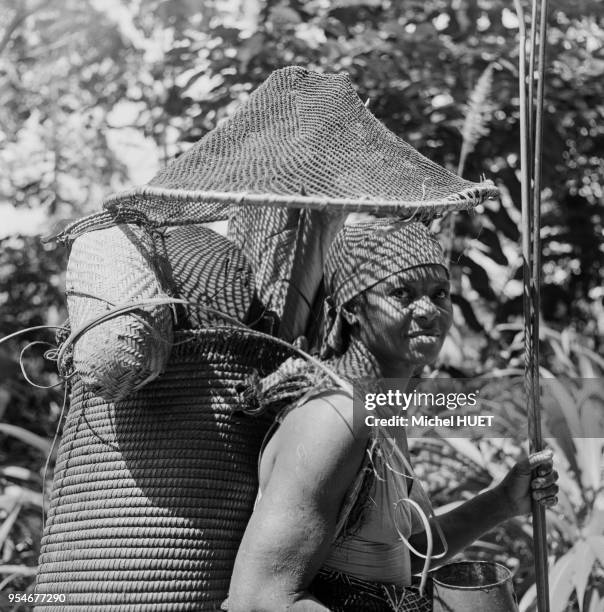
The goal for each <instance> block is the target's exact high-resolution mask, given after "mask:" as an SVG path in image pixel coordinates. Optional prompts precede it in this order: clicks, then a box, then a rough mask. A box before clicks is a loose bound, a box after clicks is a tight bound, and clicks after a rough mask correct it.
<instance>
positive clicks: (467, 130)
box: [457, 63, 495, 176]
mask: <svg viewBox="0 0 604 612" xmlns="http://www.w3.org/2000/svg"><path fill="white" fill-rule="evenodd" d="M494 67H495V64H493V63H490V64H489V65H488V66H487V67H486V68H485V69H484V71H483V73H482V74H481V75H480V78H479V79H478V81H477V82H476V85H475V86H474V89H473V90H472V93H471V94H470V102H469V104H468V107H467V113H466V119H465V121H464V124H463V128H462V130H461V135H462V138H463V142H462V145H461V153H460V155H459V165H458V167H457V174H459V176H461V175H462V173H463V169H464V166H465V163H466V159H467V157H468V155H469V154H470V153H471V152H472V151H473V150H474V147H475V146H476V143H477V142H478V141H479V140H480V139H481V138H483V137H484V136H487V135H488V133H489V121H490V120H491V115H492V112H493V105H492V102H491V99H490V98H491V91H492V89H493V70H494Z"/></svg>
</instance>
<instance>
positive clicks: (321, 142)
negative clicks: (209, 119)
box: [104, 66, 497, 226]
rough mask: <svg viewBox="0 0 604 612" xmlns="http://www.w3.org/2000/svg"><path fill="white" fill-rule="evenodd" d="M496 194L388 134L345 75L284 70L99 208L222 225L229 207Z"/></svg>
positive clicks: (455, 202) (375, 203) (365, 205)
mask: <svg viewBox="0 0 604 612" xmlns="http://www.w3.org/2000/svg"><path fill="white" fill-rule="evenodd" d="M496 195H497V189H496V188H495V187H494V185H493V183H492V182H491V181H484V182H481V183H473V182H470V181H466V180H464V179H462V178H460V177H458V176H457V175H455V174H453V173H452V172H449V171H448V170H446V169H445V168H443V167H441V166H439V165H438V164H435V163H434V162H432V161H430V160H429V159H427V158H426V157H424V156H423V155H421V154H420V153H419V152H418V151H416V150H415V149H414V148H413V147H412V146H411V145H410V144H408V143H407V142H405V141H404V140H403V139H402V138H400V137H398V136H397V135H396V134H394V133H393V132H391V131H390V130H389V129H388V128H386V126H384V125H383V124H382V123H381V122H380V121H379V120H378V119H376V118H375V117H374V116H373V115H372V114H371V112H370V111H369V110H368V109H367V108H366V107H365V105H364V104H363V102H362V101H361V99H360V98H359V97H358V95H357V94H356V93H355V91H354V88H353V86H352V83H351V82H350V79H349V78H348V76H346V75H344V74H319V73H316V72H312V71H310V70H306V69H304V68H301V67H297V66H292V67H288V68H283V69H281V70H276V71H275V72H273V73H272V74H271V75H270V76H269V77H268V79H267V80H266V81H265V82H264V83H263V84H262V85H261V86H260V87H258V89H256V90H255V91H254V92H253V93H252V94H251V95H250V97H249V98H248V100H247V101H246V102H244V103H243V104H242V105H241V106H240V107H239V109H238V110H237V111H236V112H235V113H233V115H232V116H231V117H229V118H228V119H227V120H225V121H224V122H223V123H221V124H220V125H219V126H218V127H217V128H215V129H214V130H212V131H211V132H209V133H208V134H207V135H206V136H204V137H203V138H202V139H201V140H200V141H198V142H197V143H196V144H195V145H194V146H193V147H192V148H191V149H189V150H188V151H187V152H186V153H184V154H183V155H181V156H180V157H178V158H177V159H176V160H175V161H173V162H172V163H170V164H168V165H167V166H166V167H165V168H163V169H162V170H161V171H160V172H159V173H158V174H157V175H156V176H155V177H154V178H153V179H152V180H151V181H150V183H149V184H148V185H145V186H142V187H137V188H135V189H131V190H129V191H124V192H120V193H117V194H114V195H111V196H109V197H108V198H107V199H106V200H105V202H104V206H105V208H106V209H107V210H108V211H110V212H111V213H112V215H113V216H114V217H115V216H116V215H117V216H119V218H120V219H121V220H122V221H135V220H137V219H139V220H141V221H147V222H148V223H149V224H151V225H156V226H158V225H167V224H170V225H174V224H179V223H205V222H209V221H217V220H222V219H226V218H228V216H229V212H228V211H229V205H231V204H249V205H272V206H277V207H280V208H283V207H294V208H319V209H323V208H329V209H330V210H333V211H340V212H343V211H347V212H352V211H367V212H373V213H376V214H379V215H385V214H398V215H401V214H409V213H411V212H417V211H419V212H422V213H428V214H434V213H437V212H442V211H443V210H460V209H468V208H471V207H473V206H475V205H477V204H479V203H480V202H482V201H483V200H485V199H487V198H490V197H494V196H496Z"/></svg>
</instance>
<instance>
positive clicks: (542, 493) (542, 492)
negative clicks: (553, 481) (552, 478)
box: [533, 485, 559, 501]
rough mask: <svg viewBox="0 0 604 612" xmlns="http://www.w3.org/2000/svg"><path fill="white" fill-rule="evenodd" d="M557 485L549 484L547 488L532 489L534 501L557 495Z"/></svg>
mask: <svg viewBox="0 0 604 612" xmlns="http://www.w3.org/2000/svg"><path fill="white" fill-rule="evenodd" d="M558 490H559V489H558V485H551V486H550V487H548V488H547V489H537V490H536V491H533V499H535V500H536V501H543V500H545V499H547V498H548V497H556V495H558Z"/></svg>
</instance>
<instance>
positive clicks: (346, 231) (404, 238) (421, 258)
mask: <svg viewBox="0 0 604 612" xmlns="http://www.w3.org/2000/svg"><path fill="white" fill-rule="evenodd" d="M429 264H438V265H441V266H443V267H444V268H445V270H447V273H448V268H447V264H446V262H445V259H444V254H443V250H442V247H441V246H440V244H439V242H438V241H437V240H436V239H435V238H434V237H433V236H432V234H430V232H429V231H428V229H427V228H426V226H425V225H423V224H422V223H418V222H415V221H411V222H404V221H401V220H398V219H397V220H393V219H378V220H374V221H371V222H364V223H356V224H353V225H345V226H344V227H343V228H342V229H341V230H340V231H339V233H338V234H337V236H336V237H335V239H334V241H333V243H332V245H331V247H330V248H329V251H328V253H327V258H326V262H325V276H324V282H325V289H326V292H327V298H326V300H325V304H326V308H325V328H324V329H325V334H324V349H323V352H324V353H326V352H329V350H330V349H331V350H332V351H334V352H335V353H336V354H339V353H341V352H342V349H343V345H342V341H343V339H342V329H343V324H344V318H343V315H342V308H343V307H344V306H345V305H346V304H347V303H348V302H350V300H351V299H352V298H353V297H355V296H356V295H359V294H360V293H362V292H363V291H366V290H367V289H370V288H371V287H373V286H374V285H375V284H377V283H379V282H380V281H383V280H384V279H386V278H388V277H389V276H391V275H392V274H396V273H397V272H400V271H401V270H407V269H409V268H415V267H416V266H422V265H429Z"/></svg>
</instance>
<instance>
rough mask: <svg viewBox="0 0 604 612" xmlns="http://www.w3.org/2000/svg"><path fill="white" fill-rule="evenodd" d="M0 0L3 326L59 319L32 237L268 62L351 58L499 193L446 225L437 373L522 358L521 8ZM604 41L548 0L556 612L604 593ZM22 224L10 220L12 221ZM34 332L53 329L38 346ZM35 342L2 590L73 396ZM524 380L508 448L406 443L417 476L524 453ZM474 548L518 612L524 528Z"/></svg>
mask: <svg viewBox="0 0 604 612" xmlns="http://www.w3.org/2000/svg"><path fill="white" fill-rule="evenodd" d="M527 8H528V7H527ZM0 9H1V10H0V104H1V105H2V109H3V112H2V114H1V116H0V142H1V144H2V147H1V150H0V213H1V215H2V217H3V219H4V223H6V225H5V227H4V229H1V227H0V313H1V317H0V337H2V336H5V335H7V334H10V333H12V332H14V331H17V330H20V329H23V328H25V327H28V326H33V325H41V324H50V325H58V324H60V322H61V321H62V320H64V319H65V318H66V313H65V305H64V298H63V293H62V292H63V285H62V283H63V271H64V269H65V262H66V252H65V250H64V249H63V248H61V247H57V246H55V245H53V244H52V243H51V244H48V245H43V244H42V243H41V242H40V240H39V234H49V233H51V232H52V228H53V226H54V224H55V223H57V222H59V221H62V220H65V219H68V218H72V217H77V216H80V215H82V214H84V213H86V212H90V211H92V210H96V209H98V207H99V206H100V201H101V199H102V197H103V195H106V194H107V193H109V192H112V191H115V190H117V189H119V188H122V187H126V186H131V185H132V184H138V183H144V182H146V181H147V180H149V179H150V178H151V176H153V174H154V172H155V171H156V170H157V169H158V167H159V166H160V165H161V164H163V163H164V162H166V161H167V160H169V159H171V158H173V157H174V156H175V155H178V154H179V153H180V152H182V151H183V150H185V149H186V148H187V147H188V146H190V145H191V143H193V142H195V141H196V140H198V139H199V138H200V137H202V136H203V135H204V134H205V133H207V132H208V131H209V130H211V129H212V128H213V127H215V126H216V124H217V123H218V122H219V121H220V120H221V119H222V118H224V117H225V116H227V115H228V114H229V113H230V112H231V111H232V110H233V108H234V107H235V105H237V104H238V103H239V102H240V101H241V100H243V99H245V97H246V96H247V95H249V92H250V91H252V90H253V89H254V88H255V87H256V86H257V85H258V84H260V83H261V82H262V81H263V80H264V79H265V78H266V77H267V76H268V74H269V73H270V72H271V71H272V70H273V69H276V68H279V67H282V66H284V65H289V64H300V65H303V66H306V67H309V68H312V69H315V70H322V71H330V72H331V71H347V72H348V73H349V74H350V76H351V79H352V81H353V83H354V84H355V86H356V87H357V90H358V93H359V95H360V96H361V98H363V99H366V98H369V99H370V109H371V111H372V112H373V113H374V114H375V115H376V116H377V117H378V118H379V119H381V120H382V121H383V122H384V123H385V124H386V125H387V126H388V127H389V128H390V129H392V130H393V131H394V132H396V133H397V134H399V135H401V136H403V137H404V138H405V139H406V140H407V141H408V142H410V143H411V144H413V145H414V146H415V147H416V148H417V149H419V150H420V151H421V152H422V153H424V154H425V155H427V156H428V157H430V158H431V159H433V160H435V161H437V162H439V163H441V164H443V165H445V166H447V167H450V168H452V169H453V170H455V169H458V168H459V169H462V168H463V173H464V176H465V177H467V178H469V179H473V180H477V179H478V178H479V177H480V176H481V175H486V176H487V177H488V178H491V179H493V180H494V181H495V182H496V183H497V184H498V185H499V187H500V188H501V192H502V197H501V200H500V201H497V202H489V203H487V204H485V205H484V206H482V207H480V209H479V211H478V213H479V214H476V215H461V214H460V215H457V216H456V219H455V233H454V236H455V238H454V241H453V245H452V261H453V281H454V288H455V291H454V302H455V305H456V306H455V308H456V312H455V315H456V324H455V328H454V330H453V332H452V334H451V338H450V341H448V343H447V346H446V350H445V351H444V353H443V364H442V365H443V367H444V368H445V369H446V370H447V371H448V372H449V373H450V374H453V375H463V376H468V375H472V376H473V375H488V376H498V375H501V376H503V374H504V373H505V372H508V373H509V372H510V370H511V371H516V372H517V371H518V368H521V367H522V342H521V327H520V325H521V321H522V304H521V269H520V257H519V238H520V230H519V209H520V188H519V182H518V176H519V175H518V171H519V154H518V142H519V115H518V92H517V70H516V66H517V59H518V46H517V25H518V24H517V20H516V16H515V13H514V12H513V3H512V2H507V1H500V0H447V1H445V0H428V1H421V2H419V1H415V0H409V1H406V2H395V1H393V0H392V1H388V0H365V1H362V0H339V1H337V2H328V1H327V0H308V1H304V0H279V1H274V0H245V2H244V1H243V0H105V1H103V0H22V1H20V2H18V3H15V2H11V1H10V0H0ZM603 43H604V19H603V17H602V10H601V6H600V3H599V2H598V0H581V1H580V2H574V3H568V2H562V1H561V0H551V2H550V12H549V36H548V69H547V76H546V78H547V82H546V97H547V101H546V106H545V130H544V138H545V143H544V152H545V156H544V167H543V185H544V190H543V208H544V211H543V229H542V239H543V275H544V284H543V295H542V300H543V338H542V357H543V364H542V365H543V368H544V375H545V376H549V375H551V376H554V377H558V378H560V380H562V381H563V384H562V383H561V386H560V387H559V388H558V392H557V400H556V401H554V400H552V401H551V402H550V403H549V404H548V416H550V417H551V419H550V423H549V425H548V427H549V426H551V428H552V430H551V431H552V436H554V437H555V440H554V444H555V445H557V449H558V450H559V453H558V456H559V457H560V462H561V464H560V465H561V466H562V469H561V470H560V471H561V472H562V471H563V472H564V474H565V476H564V478H563V482H562V488H563V492H562V494H561V504H560V505H559V507H558V508H557V509H556V510H555V511H553V512H548V518H549V524H550V530H551V541H552V554H553V557H552V563H554V562H555V565H554V566H553V570H552V574H551V576H552V589H553V594H554V596H555V597H552V601H553V605H554V607H553V609H554V610H563V609H565V608H566V607H567V605H568V606H569V608H570V609H573V608H576V609H578V608H581V609H585V610H589V611H590V612H593V611H595V610H601V609H602V601H603V600H604V586H603V585H604V581H603V568H604V536H603V535H602V534H603V532H604V519H603V514H602V513H603V512H604V499H603V497H602V484H603V483H602V479H601V475H602V470H601V467H602V465H601V461H602V440H601V439H589V440H577V439H575V440H574V441H573V439H572V435H575V436H577V435H581V432H582V433H583V435H586V434H587V433H588V432H593V431H595V430H594V429H593V426H591V427H590V425H589V423H590V422H591V421H590V419H592V418H593V415H594V411H596V412H597V411H598V410H600V411H601V409H602V403H603V397H602V394H601V387H600V389H599V390H598V389H591V390H590V389H587V390H586V389H585V385H580V384H579V382H578V381H577V378H578V377H584V378H590V377H601V376H602V369H603V363H604V361H603V359H602V343H603V340H604V305H603V297H604V291H603V289H602V285H603V283H602V280H603V274H604V273H603V267H602V259H603V256H604V255H603V253H604V246H603V225H602V224H603V205H602V185H603V180H602V179H603V178H604V177H603V174H604V166H603V165H602V160H601V157H602V151H603V150H604V147H603V144H604V121H603V119H604V106H603V103H602V100H604V81H603V80H602V73H603V72H604V52H603V48H604V45H603ZM481 77H482V78H481ZM468 116H471V117H472V120H471V121H470V122H469V123H468V122H465V120H466V118H467V117H468ZM469 127H470V128H472V129H471V130H470V131H468V128H469ZM464 136H465V143H466V147H465V148H464V150H463V154H462V141H464ZM468 145H469V146H468ZM462 158H463V161H462ZM15 217H17V218H18V219H21V220H22V221H21V222H20V224H19V225H18V227H16V228H15V229H13V230H11V220H12V219H15ZM41 338H44V339H49V340H51V339H52V334H47V335H46V336H44V335H43V334H42V335H41V334H40V333H37V334H35V335H33V336H32V337H31V338H28V341H31V340H34V339H35V340H39V339H41ZM462 339H463V341H462ZM25 344H26V341H23V342H14V343H11V344H3V345H0V420H2V423H0V440H1V441H2V446H1V450H0V487H1V488H0V493H1V494H0V521H2V523H1V525H0V572H1V574H0V590H5V591H25V590H27V589H30V588H31V584H32V580H33V573H34V571H35V569H34V568H35V564H36V559H37V554H38V550H39V538H40V530H41V512H40V509H41V506H42V474H43V471H44V469H43V468H44V463H45V459H46V455H47V453H48V451H49V448H50V444H49V440H50V439H51V438H52V436H53V435H54V432H55V430H56V428H57V425H58V420H59V415H60V412H61V406H62V403H63V394H62V390H61V388H56V389H50V390H43V389H38V388H35V387H32V386H31V385H29V384H28V383H27V382H26V381H25V380H24V379H23V377H22V376H21V374H20V371H19V366H18V363H19V358H20V352H21V350H22V349H23V347H24V346H25ZM46 348H47V347H44V346H35V347H32V349H31V350H29V351H28V352H27V353H26V354H25V359H26V367H27V371H28V372H29V375H30V377H31V378H32V379H33V380H35V381H36V382H37V383H38V384H40V385H50V384H53V383H56V382H57V379H56V375H55V374H54V372H53V367H52V363H49V362H47V361H46V362H45V361H44V360H42V358H41V353H42V352H43V351H44V350H45V349H46ZM564 376H566V377H567V378H564V379H563V378H562V377H564ZM569 379H570V381H569ZM600 380H601V379H600ZM485 384H486V383H485ZM489 384H493V383H492V381H491V382H490V383H489ZM502 384H503V383H502ZM518 389H519V386H518V384H517V383H511V382H507V379H506V382H505V384H504V387H503V388H502V389H499V390H498V391H497V395H496V397H498V398H502V397H505V398H509V402H508V403H509V407H510V410H512V411H516V413H517V418H518V421H517V423H519V424H520V425H519V427H516V428H515V429H514V431H513V432H512V431H510V432H509V434H510V436H511V438H510V439H509V440H508V442H507V443H506V444H504V445H503V446H501V445H500V446H497V445H496V444H495V442H494V441H492V440H491V441H489V440H482V441H481V440H475V441H467V440H465V441H462V442H463V444H459V443H456V442H440V441H431V442H430V443H428V442H424V443H423V444H418V446H417V448H416V449H415V450H416V452H417V453H418V454H420V456H421V457H422V459H423V460H424V461H422V462H419V463H422V464H423V465H426V466H430V465H433V466H434V467H435V469H434V470H432V471H427V473H426V478H428V479H429V481H430V484H431V488H432V490H433V493H434V495H435V496H436V498H437V499H438V500H439V502H440V503H443V504H445V503H449V502H451V501H452V500H453V499H458V498H459V495H460V491H470V492H471V491H473V490H478V489H480V488H481V487H484V486H487V485H489V484H490V482H491V481H492V479H493V478H497V476H498V473H495V472H498V470H497V469H496V468H495V466H498V465H503V462H504V461H505V457H514V456H516V455H518V454H519V453H521V452H522V448H523V443H524V442H525V440H526V434H525V433H524V430H523V429H522V427H524V425H523V422H524V409H523V400H522V397H521V396H518ZM506 401H507V400H506ZM506 405H507V404H506ZM512 434H513V435H512ZM592 435H593V434H592ZM599 435H602V428H601V427H600V429H599ZM510 440H512V441H510ZM458 442H459V441H458ZM469 468H471V469H469ZM443 474H446V475H447V476H446V478H443V477H442V476H443ZM47 485H48V483H47ZM469 553H470V554H477V555H488V556H490V557H491V558H492V557H493V555H496V556H497V558H500V559H501V560H503V561H504V562H506V563H507V564H508V565H509V566H510V567H512V568H513V569H514V570H515V571H516V583H517V584H516V586H517V590H518V592H519V594H520V595H521V596H523V595H524V596H525V597H524V600H523V609H531V606H532V603H531V601H532V595H531V594H532V591H531V588H530V587H531V584H532V579H533V576H532V573H531V562H532V560H531V543H530V527H529V525H528V522H527V521H516V522H515V524H514V525H511V524H510V525H506V528H505V530H499V531H497V532H496V533H494V534H493V536H492V537H491V538H490V539H489V541H485V542H484V543H483V544H481V545H479V546H477V547H475V548H474V549H473V550H471V551H469Z"/></svg>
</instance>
